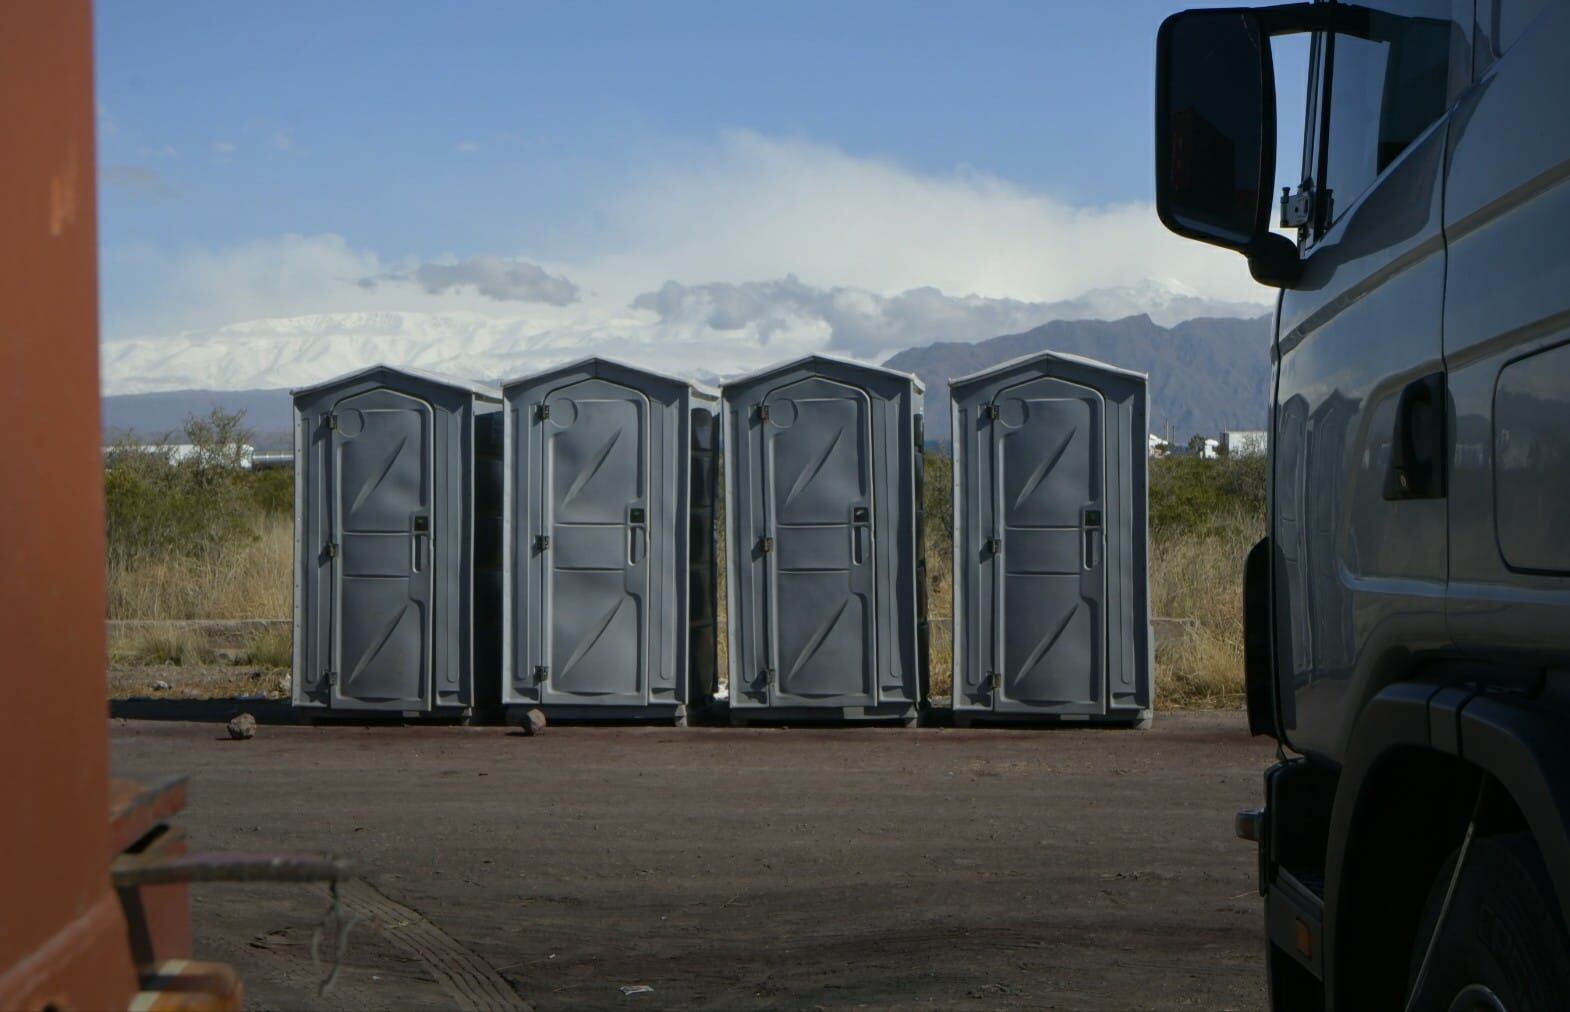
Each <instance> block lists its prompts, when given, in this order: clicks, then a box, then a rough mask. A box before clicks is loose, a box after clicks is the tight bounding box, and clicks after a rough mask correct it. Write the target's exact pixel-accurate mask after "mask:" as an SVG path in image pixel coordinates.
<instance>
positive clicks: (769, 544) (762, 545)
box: [758, 537, 774, 555]
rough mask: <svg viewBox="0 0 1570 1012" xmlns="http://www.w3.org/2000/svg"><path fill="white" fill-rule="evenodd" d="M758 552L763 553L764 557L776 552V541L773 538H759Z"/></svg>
mask: <svg viewBox="0 0 1570 1012" xmlns="http://www.w3.org/2000/svg"><path fill="white" fill-rule="evenodd" d="M758 551H760V552H762V553H763V554H764V555H767V554H769V553H770V552H772V551H774V539H773V538H767V537H765V538H759V539H758Z"/></svg>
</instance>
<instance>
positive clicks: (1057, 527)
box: [950, 352, 1151, 723]
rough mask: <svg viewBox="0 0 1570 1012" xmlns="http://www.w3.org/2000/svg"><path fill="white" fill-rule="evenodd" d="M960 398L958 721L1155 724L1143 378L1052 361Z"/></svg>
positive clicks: (959, 389) (991, 380)
mask: <svg viewBox="0 0 1570 1012" xmlns="http://www.w3.org/2000/svg"><path fill="white" fill-rule="evenodd" d="M950 390H951V391H952V394H951V396H952V398H953V405H954V429H953V431H954V454H955V457H954V480H955V492H956V495H955V508H954V522H955V528H956V529H955V534H954V553H955V554H954V567H955V570H954V586H955V623H954V629H955V633H954V636H955V653H954V670H955V672H956V676H957V677H956V678H955V683H954V685H955V688H954V709H955V714H956V718H957V719H958V720H959V721H960V722H961V723H964V722H965V721H966V720H967V719H970V718H973V717H975V716H977V715H982V714H984V715H989V716H993V717H997V718H1007V719H1018V718H1036V717H1043V718H1051V719H1055V720H1063V721H1069V720H1095V721H1102V720H1114V721H1120V722H1130V723H1142V722H1148V720H1149V719H1150V715H1151V682H1150V639H1149V591H1148V580H1147V577H1146V574H1147V560H1146V551H1147V546H1146V533H1145V525H1146V519H1145V511H1146V453H1145V443H1146V436H1147V431H1146V401H1145V397H1146V382H1145V377H1144V376H1143V375H1141V374H1138V373H1131V372H1128V371H1125V370H1121V369H1117V368H1114V367H1112V366H1107V365H1103V364H1102V363H1099V362H1093V361H1091V360H1089V359H1083V358H1079V357H1077V356H1069V355H1058V354H1054V353H1050V352H1049V353H1042V354H1038V355H1033V356H1028V357H1026V358H1023V359H1019V360H1015V361H1013V362H1008V363H1004V364H1003V365H1000V366H997V367H995V368H993V369H989V370H986V371H984V372H981V373H977V374H975V375H972V376H967V377H964V378H962V379H957V380H954V381H953V382H952V384H951V386H950Z"/></svg>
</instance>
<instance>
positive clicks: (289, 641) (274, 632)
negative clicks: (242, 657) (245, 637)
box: [246, 625, 294, 668]
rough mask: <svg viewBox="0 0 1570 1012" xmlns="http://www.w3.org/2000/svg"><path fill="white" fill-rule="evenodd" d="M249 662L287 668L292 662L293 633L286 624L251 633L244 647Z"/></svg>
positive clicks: (267, 666)
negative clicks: (248, 642) (247, 643)
mask: <svg viewBox="0 0 1570 1012" xmlns="http://www.w3.org/2000/svg"><path fill="white" fill-rule="evenodd" d="M246 656H247V657H248V658H250V662H251V663H252V664H255V665H256V666H257V667H262V668H288V667H292V666H293V664H294V635H293V633H292V631H291V630H290V629H289V627H288V626H285V625H273V626H267V627H265V628H262V629H259V630H257V631H256V632H255V633H252V634H251V641H250V644H249V645H248V646H247V648H246Z"/></svg>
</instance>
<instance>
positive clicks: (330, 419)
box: [327, 412, 338, 429]
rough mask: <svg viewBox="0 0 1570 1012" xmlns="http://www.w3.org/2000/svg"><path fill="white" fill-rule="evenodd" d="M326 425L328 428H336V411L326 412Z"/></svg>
mask: <svg viewBox="0 0 1570 1012" xmlns="http://www.w3.org/2000/svg"><path fill="white" fill-rule="evenodd" d="M327 427H328V428H329V429H336V428H337V427H338V415H337V413H336V412H333V413H330V414H328V416H327Z"/></svg>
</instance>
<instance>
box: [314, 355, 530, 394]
mask: <svg viewBox="0 0 1570 1012" xmlns="http://www.w3.org/2000/svg"><path fill="white" fill-rule="evenodd" d="M397 377H403V378H405V379H413V380H418V381H420V382H423V383H434V384H436V385H437V386H444V387H449V388H451V389H453V390H462V391H464V392H466V393H471V394H473V395H475V396H476V397H480V398H483V399H485V400H488V401H496V402H498V403H500V401H501V399H502V392H501V389H500V388H499V387H495V386H490V385H487V384H485V383H477V382H474V381H472V380H465V379H458V378H457V377H454V376H445V375H443V374H441V373H436V372H428V371H426V370H424V369H411V368H408V367H407V366H396V365H387V364H385V363H378V364H376V365H368V366H366V367H365V368H363V369H352V370H350V371H349V372H346V373H341V374H339V375H337V376H333V377H332V378H330V379H324V380H321V381H320V382H317V383H309V384H306V385H305V386H303V387H295V388H294V389H292V390H290V391H289V396H290V397H294V398H300V397H303V396H306V395H307V394H314V393H318V392H320V391H323V390H330V389H332V388H333V387H341V386H348V385H349V384H351V383H357V382H359V381H360V380H367V379H375V380H385V379H393V378H397Z"/></svg>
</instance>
